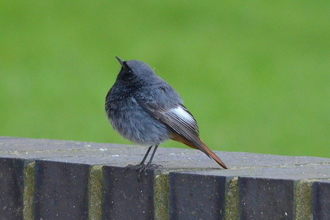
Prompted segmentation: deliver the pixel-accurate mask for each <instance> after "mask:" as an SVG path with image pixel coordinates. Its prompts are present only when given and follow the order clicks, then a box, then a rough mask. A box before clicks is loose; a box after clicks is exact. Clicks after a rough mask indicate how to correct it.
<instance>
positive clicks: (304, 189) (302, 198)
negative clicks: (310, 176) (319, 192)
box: [294, 180, 314, 220]
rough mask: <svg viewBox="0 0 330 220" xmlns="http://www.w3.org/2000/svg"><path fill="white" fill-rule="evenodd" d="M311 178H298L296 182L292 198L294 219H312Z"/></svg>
mask: <svg viewBox="0 0 330 220" xmlns="http://www.w3.org/2000/svg"><path fill="white" fill-rule="evenodd" d="M313 182H314V181H313V180H300V181H298V182H297V183H296V187H295V192H294V200H295V212H296V218H295V219H296V220H310V219H312V193H313V189H312V186H313Z"/></svg>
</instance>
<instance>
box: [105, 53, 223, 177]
mask: <svg viewBox="0 0 330 220" xmlns="http://www.w3.org/2000/svg"><path fill="white" fill-rule="evenodd" d="M116 58H117V60H118V61H119V63H120V65H121V69H120V72H119V74H118V75H117V78H116V81H115V83H114V85H113V86H112V87H111V88H110V90H109V92H108V93H107V95H106V98H105V112H106V115H107V117H108V120H109V121H110V123H111V125H112V127H113V128H114V130H115V131H117V132H118V133H119V134H120V135H122V136H123V137H124V138H126V139H128V140H130V141H131V142H133V143H137V144H141V145H147V146H149V148H148V150H147V152H146V153H145V155H144V157H143V159H142V161H141V162H140V163H139V164H137V165H136V166H134V167H135V168H136V169H137V170H139V171H140V172H142V171H146V169H147V168H151V167H152V166H154V164H152V160H153V158H154V155H155V153H156V151H157V148H158V146H159V144H160V143H162V142H165V141H167V140H170V139H171V140H174V141H177V142H180V143H183V144H185V145H187V146H189V147H191V148H194V149H198V150H200V151H202V152H203V153H205V154H206V155H207V156H208V157H210V158H212V159H213V160H214V161H215V162H217V163H218V164H219V165H220V166H221V167H222V168H224V169H227V166H226V165H225V163H224V162H223V161H222V160H221V159H220V158H219V157H218V156H217V155H216V154H215V153H214V152H213V151H212V150H211V149H210V148H208V147H207V145H206V144H204V142H203V141H202V140H201V139H200V137H199V129H198V125H197V121H196V120H195V118H194V116H193V115H192V114H191V113H190V112H189V111H188V109H187V108H186V107H185V106H184V105H183V100H182V99H181V97H180V96H179V94H178V93H177V92H176V91H175V90H174V89H173V88H172V87H171V86H170V85H169V84H168V83H167V82H166V81H164V80H163V79H162V78H160V77H159V76H158V75H156V74H155V72H154V70H153V69H152V68H151V67H150V66H148V65H147V64H146V63H144V62H142V61H139V60H128V61H123V60H122V59H120V58H119V57H117V56H116ZM152 147H154V149H153V152H152V154H151V156H150V159H149V161H148V163H145V161H146V158H147V157H148V155H149V153H150V151H151V149H152Z"/></svg>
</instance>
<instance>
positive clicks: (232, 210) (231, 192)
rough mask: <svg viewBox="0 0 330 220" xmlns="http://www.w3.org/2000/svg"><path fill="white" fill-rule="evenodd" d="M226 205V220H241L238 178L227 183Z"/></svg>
mask: <svg viewBox="0 0 330 220" xmlns="http://www.w3.org/2000/svg"><path fill="white" fill-rule="evenodd" d="M225 198H226V204H225V219H228V220H234V219H237V220H238V219H239V216H240V213H239V195H238V178H237V177H234V178H232V179H229V180H228V181H227V189H226V195H225Z"/></svg>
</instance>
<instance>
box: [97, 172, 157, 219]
mask: <svg viewBox="0 0 330 220" xmlns="http://www.w3.org/2000/svg"><path fill="white" fill-rule="evenodd" d="M103 173H104V179H103V190H102V191H103V215H102V219H118V220H120V219H127V220H129V219H132V220H134V219H146V220H147V219H154V218H155V217H154V214H155V213H154V171H152V170H148V171H147V173H145V174H144V173H143V176H142V177H141V179H139V180H138V178H137V177H138V175H137V171H136V170H135V169H130V168H127V169H126V168H120V167H109V166H104V167H103Z"/></svg>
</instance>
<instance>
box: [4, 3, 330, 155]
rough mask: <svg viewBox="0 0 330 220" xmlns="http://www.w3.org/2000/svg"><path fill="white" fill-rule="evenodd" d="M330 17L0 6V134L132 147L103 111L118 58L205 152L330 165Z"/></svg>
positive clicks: (302, 6) (329, 10)
mask: <svg viewBox="0 0 330 220" xmlns="http://www.w3.org/2000/svg"><path fill="white" fill-rule="evenodd" d="M329 15H330V2H329V1H317V2H315V1H304V0H303V1H284V0H281V1H275V2H267V1H242V0H241V1H188V0H185V1H178V0H176V1H173V0H169V1H145V2H142V1H141V2H140V1H133V0H128V1H63V0H60V1H40V0H39V1H38V0H32V1H18V0H13V1H4V0H2V1H0V76H1V81H0V89H1V93H0V105H1V108H0V109H1V115H0V125H1V126H0V135H2V136H16V137H30V138H51V139H64V140H78V141H93V142H106V143H125V144H129V143H130V142H129V141H126V140H124V139H123V138H122V137H120V136H119V135H118V134H117V133H115V132H114V131H113V129H112V127H111V126H110V124H109V123H108V121H107V119H106V116H105V113H104V98H105V95H106V93H107V92H108V90H109V88H110V87H111V86H112V85H113V83H114V81H115V78H116V75H117V74H118V72H119V70H120V66H119V63H118V61H117V60H116V59H115V56H119V57H121V58H122V59H124V60H128V59H137V60H142V61H144V62H146V63H148V64H149V65H150V66H151V67H152V68H154V69H155V71H156V73H157V74H158V75H160V76H161V77H162V78H163V79H165V80H166V81H167V82H169V83H170V84H171V85H172V86H173V87H174V88H175V89H176V90H177V91H178V92H179V94H180V95H181V96H182V98H183V99H184V100H185V105H186V106H187V107H188V109H189V110H190V111H191V112H192V113H193V114H194V116H195V118H196V119H197V120H198V123H199V127H200V132H201V138H202V139H203V140H204V142H205V143H206V144H207V145H209V147H210V148H211V149H214V150H223V151H245V152H255V153H267V154H280V155H308V156H322V157H330V135H329V134H330V71H329V70H330V17H329ZM162 146H167V147H185V146H184V145H182V144H179V143H176V142H173V141H169V142H166V143H164V144H163V145H162Z"/></svg>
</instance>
